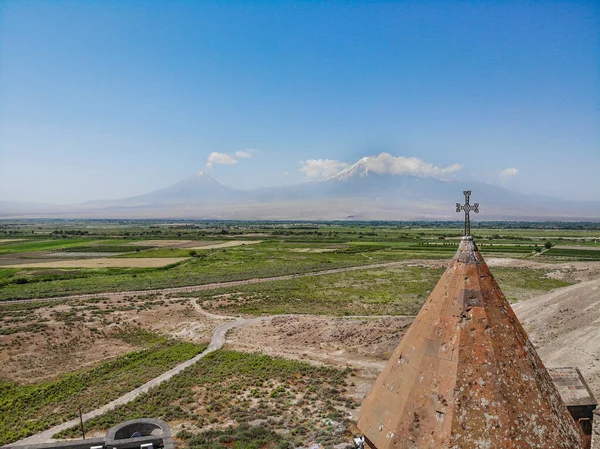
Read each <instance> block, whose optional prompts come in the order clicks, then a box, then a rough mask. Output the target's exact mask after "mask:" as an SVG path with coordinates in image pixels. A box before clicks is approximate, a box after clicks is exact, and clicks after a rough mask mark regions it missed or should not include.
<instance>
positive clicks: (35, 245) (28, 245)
mask: <svg viewBox="0 0 600 449" xmlns="http://www.w3.org/2000/svg"><path fill="white" fill-rule="evenodd" d="M0 235H1V234H0ZM91 241H92V239H58V240H51V239H36V240H29V241H25V242H14V243H9V244H4V245H1V246H0V255H2V254H17V253H26V252H33V251H48V250H52V249H65V248H71V247H76V246H82V245H85V244H87V243H90V242H91Z"/></svg>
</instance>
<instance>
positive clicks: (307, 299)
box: [177, 261, 573, 316]
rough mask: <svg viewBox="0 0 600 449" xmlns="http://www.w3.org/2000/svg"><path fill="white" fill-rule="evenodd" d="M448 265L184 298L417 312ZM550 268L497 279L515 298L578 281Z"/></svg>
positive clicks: (271, 311)
mask: <svg viewBox="0 0 600 449" xmlns="http://www.w3.org/2000/svg"><path fill="white" fill-rule="evenodd" d="M446 264H447V263H446V261H436V262H431V261H429V262H426V263H421V264H418V265H415V264H413V263H411V264H406V265H400V266H394V267H388V268H378V269H373V270H357V271H348V272H342V273H336V274H331V275H323V276H318V277H299V278H295V279H290V280H285V281H273V282H265V283H260V284H249V285H245V286H242V287H238V286H236V287H229V288H219V289H215V290H209V291H200V292H194V293H188V294H184V295H183V296H189V297H197V298H198V301H199V304H200V305H201V307H202V308H204V309H206V310H210V311H211V312H214V313H222V314H225V315H231V314H250V315H278V314H311V315H331V316H338V315H341V316H344V315H358V316H362V315H416V314H417V313H418V312H419V310H420V309H421V306H422V305H423V302H425V300H426V299H427V297H428V296H429V293H431V291H432V290H433V287H435V284H436V283H437V281H438V280H439V278H440V276H441V275H442V273H443V272H444V270H445V265H446ZM551 272H552V271H551V270H548V269H546V270H544V269H534V268H509V267H497V268H495V269H494V275H495V278H496V280H497V282H498V283H499V285H500V287H501V288H502V291H503V292H504V294H505V295H506V297H507V299H508V300H509V301H511V302H516V301H520V300H524V299H528V298H531V297H533V296H537V295H541V294H542V293H546V292H548V291H550V290H552V289H556V288H561V287H566V286H568V285H571V284H572V283H573V281H570V280H565V279H555V278H552V277H548V274H549V273H551ZM177 296H182V295H177ZM324 298H326V299H327V300H326V301H324V300H323V299H324Z"/></svg>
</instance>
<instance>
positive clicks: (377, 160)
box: [361, 153, 462, 179]
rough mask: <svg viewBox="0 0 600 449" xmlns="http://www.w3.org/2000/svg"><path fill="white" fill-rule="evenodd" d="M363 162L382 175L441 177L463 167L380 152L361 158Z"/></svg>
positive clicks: (372, 170) (365, 165) (367, 168)
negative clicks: (438, 164) (444, 165)
mask: <svg viewBox="0 0 600 449" xmlns="http://www.w3.org/2000/svg"><path fill="white" fill-rule="evenodd" d="M361 162H362V165H363V167H364V168H365V169H366V170H368V171H371V172H374V173H377V174H380V175H383V174H390V175H415V176H421V177H426V178H439V179H441V178H444V177H445V176H446V175H449V174H452V173H456V172H457V171H459V170H460V169H461V168H462V165H460V164H453V165H449V166H447V167H438V166H436V165H433V164H429V163H427V162H424V161H423V160H421V159H418V158H416V157H404V156H392V155H391V154H389V153H380V154H378V155H377V156H371V157H366V158H363V159H361Z"/></svg>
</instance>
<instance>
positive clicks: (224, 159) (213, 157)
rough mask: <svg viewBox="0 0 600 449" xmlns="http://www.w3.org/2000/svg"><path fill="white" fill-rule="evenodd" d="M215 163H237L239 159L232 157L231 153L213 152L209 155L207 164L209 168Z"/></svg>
mask: <svg viewBox="0 0 600 449" xmlns="http://www.w3.org/2000/svg"><path fill="white" fill-rule="evenodd" d="M215 164H219V165H233V164H237V161H236V160H235V159H234V158H233V157H231V156H230V155H229V154H225V153H217V152H212V153H210V154H209V155H208V159H207V161H206V166H207V167H208V168H212V166H213V165H215Z"/></svg>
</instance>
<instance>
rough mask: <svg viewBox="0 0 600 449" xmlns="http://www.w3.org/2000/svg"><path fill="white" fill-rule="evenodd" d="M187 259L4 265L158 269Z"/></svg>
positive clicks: (108, 260)
mask: <svg viewBox="0 0 600 449" xmlns="http://www.w3.org/2000/svg"><path fill="white" fill-rule="evenodd" d="M185 259H186V257H139V258H133V257H132V258H114V259H113V258H108V257H104V258H99V259H79V260H53V261H51V262H34V263H22V264H16V265H3V267H5V268H158V267H164V266H166V265H171V264H174V263H178V262H181V261H183V260H185Z"/></svg>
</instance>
